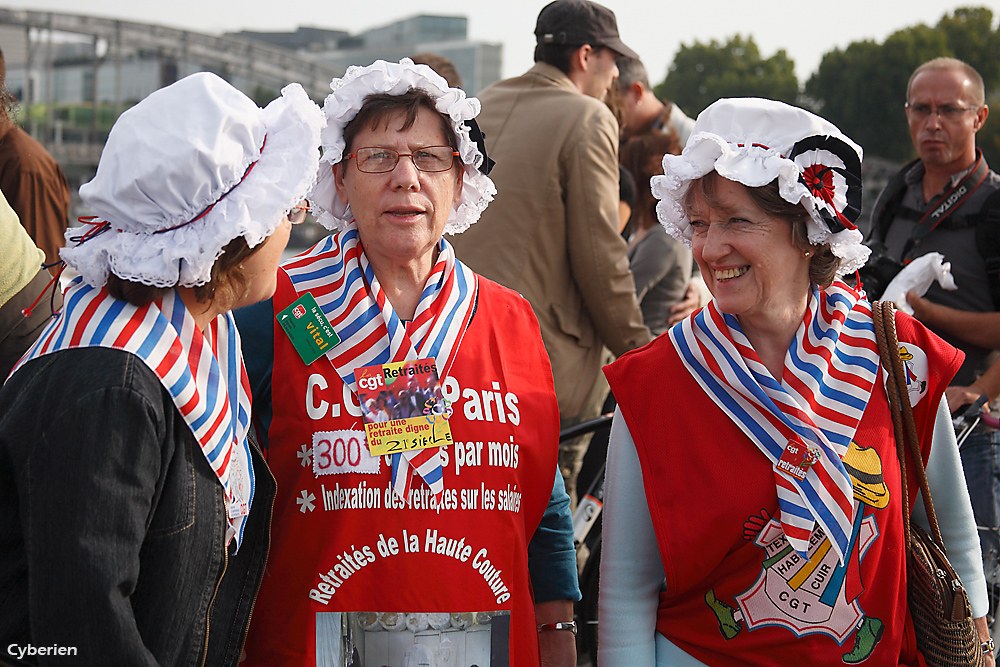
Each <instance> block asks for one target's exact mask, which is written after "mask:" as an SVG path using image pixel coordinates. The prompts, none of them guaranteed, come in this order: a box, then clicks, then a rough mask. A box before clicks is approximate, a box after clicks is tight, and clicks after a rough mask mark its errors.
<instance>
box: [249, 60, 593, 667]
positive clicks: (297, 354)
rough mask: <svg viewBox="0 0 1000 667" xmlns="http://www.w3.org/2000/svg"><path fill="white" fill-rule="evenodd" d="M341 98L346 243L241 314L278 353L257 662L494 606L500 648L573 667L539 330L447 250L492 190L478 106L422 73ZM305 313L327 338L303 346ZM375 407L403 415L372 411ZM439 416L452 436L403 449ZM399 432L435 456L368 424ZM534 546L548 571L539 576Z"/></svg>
mask: <svg viewBox="0 0 1000 667" xmlns="http://www.w3.org/2000/svg"><path fill="white" fill-rule="evenodd" d="M331 88H332V90H333V92H332V94H331V95H329V96H328V97H327V99H326V103H325V105H324V110H325V112H326V116H327V127H326V129H325V130H324V133H323V158H322V164H321V166H320V170H319V177H318V180H317V184H316V187H315V188H314V190H313V192H312V194H311V195H310V197H309V200H310V203H311V206H312V210H313V212H314V213H316V215H317V219H318V220H319V222H320V223H322V224H324V225H325V226H327V227H328V228H329V229H330V230H331V231H333V232H334V233H333V234H332V235H331V236H329V237H328V238H326V239H323V240H322V241H320V242H319V243H318V244H317V245H316V246H315V247H313V248H311V249H310V250H308V251H306V252H304V253H303V254H301V255H299V256H297V257H295V258H293V259H291V260H289V261H288V262H286V263H285V264H283V266H282V270H281V271H279V278H278V288H277V291H276V293H275V296H274V299H273V300H272V302H271V303H270V304H260V305H258V306H255V307H253V308H250V309H246V310H245V311H242V312H240V313H238V314H237V319H238V322H239V324H240V327H241V331H242V332H243V334H244V337H245V338H251V337H252V338H253V339H254V340H255V341H256V342H257V343H258V344H260V343H261V342H262V341H269V342H270V344H263V345H260V347H261V348H262V349H260V350H259V352H260V355H259V358H254V359H251V360H250V361H249V362H248V368H249V369H250V375H251V380H252V384H253V386H254V401H255V407H258V408H261V409H259V410H258V418H259V420H260V421H261V423H262V425H263V426H264V429H265V430H266V432H267V436H268V441H269V442H268V452H269V457H268V462H269V464H270V465H271V467H272V470H273V471H274V473H275V477H276V479H277V481H278V488H279V489H283V490H284V491H283V492H282V491H279V497H278V500H277V502H276V504H275V520H274V526H275V539H274V544H273V545H272V549H271V555H270V558H269V561H268V571H267V574H266V575H265V581H264V584H263V586H262V588H261V594H260V597H259V598H258V600H257V605H256V611H255V612H254V622H253V626H252V627H251V629H250V635H249V639H248V642H247V664H248V665H268V666H270V665H301V664H310V665H311V664H325V663H326V662H328V661H330V660H336V659H338V658H337V656H338V644H337V642H338V639H337V638H339V637H340V636H341V633H342V631H345V630H344V628H345V627H346V626H342V625H341V620H339V619H341V618H345V619H346V618H348V617H347V615H346V614H345V615H342V614H339V613H336V612H348V613H351V612H374V613H384V612H394V613H395V612H399V613H408V614H447V613H452V612H472V611H482V612H496V615H495V616H491V618H494V619H496V620H494V621H493V622H491V624H490V625H489V628H490V632H492V633H493V637H492V641H493V642H495V643H496V642H500V643H503V644H506V645H507V646H508V648H509V651H510V655H511V656H512V657H513V656H517V657H516V661H517V664H519V665H532V664H535V665H537V664H539V637H542V640H541V642H542V650H543V651H546V650H549V651H550V652H549V653H548V654H547V655H555V653H556V652H558V651H560V650H562V651H563V653H562V658H563V659H564V660H568V661H569V662H567V663H566V664H569V663H570V662H573V655H575V654H574V653H573V651H574V646H573V635H572V633H571V632H568V631H550V629H549V628H550V627H551V628H553V629H554V628H555V627H556V624H557V623H565V624H566V626H567V627H568V625H569V622H570V621H571V620H572V602H571V600H573V599H576V598H577V597H578V596H579V593H578V588H577V584H576V572H575V560H574V555H573V553H574V552H573V546H572V536H571V532H572V529H571V522H570V517H569V513H568V502H567V497H566V495H565V492H564V491H563V488H562V485H561V480H560V477H559V476H558V475H557V474H556V454H557V437H558V428H559V420H558V408H557V406H556V401H555V395H554V391H553V386H552V373H551V368H550V366H549V363H548V358H547V356H546V354H545V349H544V347H543V345H542V342H541V337H540V334H539V330H538V324H537V321H536V320H535V317H534V314H533V313H532V311H531V308H530V306H529V305H528V303H527V302H526V301H525V300H524V299H523V298H521V297H520V296H519V295H517V294H515V293H514V292H511V291H510V290H507V289H505V288H503V287H501V286H499V285H497V284H495V283H493V282H491V281H489V280H486V279H484V278H482V277H480V276H477V275H476V274H475V273H473V272H472V271H471V270H470V269H468V268H467V267H466V266H465V265H463V264H462V262H461V261H459V260H458V259H456V257H455V254H454V251H453V250H452V248H451V245H450V244H449V243H448V242H447V240H445V239H444V238H443V237H442V235H443V234H446V233H447V234H457V233H460V232H462V231H463V230H465V229H466V228H468V226H469V225H471V224H474V223H475V222H476V221H477V220H478V219H479V215H480V213H481V212H482V211H483V209H484V208H485V207H486V206H487V204H488V203H489V202H490V200H491V199H492V198H493V194H494V193H495V188H494V186H493V183H492V181H490V179H489V177H488V176H487V173H488V171H489V165H490V164H491V163H490V160H489V158H488V157H487V156H486V154H485V144H484V141H483V137H482V134H481V133H480V132H479V130H478V127H477V126H476V125H475V122H474V118H475V116H476V115H477V114H478V113H479V102H478V100H476V99H474V98H467V97H466V96H465V93H464V92H463V91H461V90H459V89H457V88H449V87H448V85H447V83H446V82H445V81H444V79H442V78H441V77H440V76H438V75H437V74H435V73H434V72H433V71H432V70H431V69H430V68H428V67H426V66H424V65H414V64H413V63H412V62H410V61H409V60H405V59H404V60H403V61H401V62H399V63H389V62H384V61H377V62H375V63H373V64H372V65H369V66H367V67H352V68H350V69H348V71H347V73H346V74H345V75H344V77H342V78H340V79H334V80H333V82H332V84H331ZM313 303H315V307H314V306H313V305H312V304H313ZM296 312H298V313H299V314H300V316H299V317H298V319H297V316H296ZM309 314H314V315H316V322H317V324H314V325H313V326H315V327H317V329H316V330H317V331H320V330H321V331H322V332H323V333H322V335H321V339H322V344H313V343H308V341H307V343H306V345H305V346H304V345H303V344H302V340H303V339H302V336H301V334H302V333H303V332H304V331H305V332H308V331H312V329H308V324H307V325H306V328H305V329H303V328H302V326H301V325H299V324H296V322H299V323H305V322H306V321H307V320H308V321H309V322H312V320H311V319H310V317H309ZM319 315H322V318H320V317H319ZM331 332H333V333H335V334H336V335H335V336H334V335H331ZM307 338H308V337H307ZM312 340H315V339H312ZM331 340H332V344H330V346H329V347H328V348H327V347H326V346H325V344H326V343H327V342H328V341H331ZM338 341H339V342H338ZM308 346H311V348H310V349H305V348H306V347H308ZM263 348H266V349H263ZM389 362H411V364H412V365H411V366H410V368H416V369H422V370H419V372H420V378H419V379H418V383H417V384H419V386H420V387H426V391H424V394H422V395H424V396H426V399H425V400H426V404H425V405H424V416H423V417H412V416H411V417H409V418H408V419H406V421H403V418H405V417H406V416H407V415H406V414H402V412H401V411H400V410H397V408H396V402H395V400H394V399H393V396H394V395H395V394H397V393H398V392H397V390H396V389H394V388H393V387H396V386H398V385H396V384H393V383H394V382H395V380H394V379H393V375H390V374H389V373H390V372H392V373H395V371H394V370H393V368H397V367H390V368H389V371H384V369H383V364H386V363H389ZM272 369H273V373H272ZM406 382H407V380H406V379H405V378H404V380H403V383H402V384H403V385H404V386H405V384H406ZM439 396H440V397H442V399H443V402H444V405H439V402H440V401H439V399H438V398H437V397H439ZM371 398H375V399H376V405H384V406H385V410H387V411H388V412H389V413H390V414H389V415H388V416H389V420H388V421H381V419H376V418H375V417H374V416H373V413H370V414H369V415H366V416H363V415H362V410H361V409H360V407H359V406H361V405H364V404H366V402H367V401H368V400H371ZM268 399H269V402H270V404H271V405H273V417H272V416H271V411H267V410H266V409H264V408H262V407H261V406H264V405H266V404H267V403H268ZM366 421H367V422H368V423H367V424H366ZM374 422H378V426H377V429H376V428H375V426H374ZM425 422H426V423H433V424H434V429H435V431H434V433H436V434H437V433H439V431H438V430H437V429H439V428H441V427H446V428H448V431H449V433H450V435H448V436H447V437H444V436H439V435H434V436H433V437H430V436H428V437H424V438H422V441H420V442H417V439H415V438H411V439H409V440H407V439H405V433H407V432H410V431H409V429H413V428H419V427H420V425H421V424H424V425H425V426H426V424H425ZM366 426H367V427H368V428H367V429H366ZM393 429H398V434H400V435H399V436H398V437H396V436H393V437H392V438H390V440H393V442H395V443H396V444H399V443H403V442H405V443H415V444H417V445H418V447H417V448H415V449H410V450H408V451H405V452H401V453H391V452H393V451H394V450H391V449H390V450H386V451H388V452H390V453H387V454H386V455H380V454H381V451H382V450H379V449H377V443H376V442H375V441H374V440H372V439H370V438H369V437H368V435H369V432H371V433H390V434H392V433H396V431H393ZM373 437H379V438H380V441H382V439H381V438H382V437H381V436H373ZM385 437H389V436H385ZM487 443H490V444H487ZM407 446H410V444H407ZM491 448H492V449H491ZM373 451H374V452H375V453H374V455H373V453H372V452H373ZM491 452H492V453H491ZM282 493H283V494H284V495H282ZM543 515H545V516H544V518H543ZM540 521H541V522H542V524H543V526H544V528H543V529H538V526H539V522H540ZM536 529H538V530H536ZM539 535H541V537H540V538H539V539H533V538H535V537H538V536H539ZM317 536H322V537H321V538H318V537H317ZM529 541H530V542H532V573H537V572H539V571H543V572H544V576H542V577H540V578H533V579H531V584H529V570H528V543H529ZM536 566H537V567H536ZM553 580H559V581H561V582H563V583H562V584H561V585H554V584H552V583H549V582H551V581H553ZM539 582H541V583H539ZM531 585H533V586H534V593H535V596H537V597H535V598H533V596H532V592H531ZM536 600H537V601H538V604H534V602H535V601H536ZM507 621H509V623H508V622H507ZM343 623H345V624H346V623H348V621H347V620H344V621H343ZM538 626H543V630H542V631H541V632H539V630H538ZM352 627H353V626H352ZM558 627H559V628H562V627H564V626H563V625H559V626H558ZM485 629H486V628H477V630H485ZM471 632H472V631H471V630H470V633H471ZM365 635H366V636H367V635H368V633H365ZM470 636H471V634H470ZM453 639H454V638H453ZM371 641H372V642H375V641H376V640H375V638H371ZM462 641H463V642H464V641H465V640H464V639H463V640H462ZM470 641H471V639H470ZM374 645H375V644H374V643H373V644H372V645H371V646H369V647H368V649H367V650H368V652H369V653H368V654H369V655H374V654H373V653H371V652H372V651H375V648H373V646H374ZM470 650H471V649H470ZM560 664H562V663H560Z"/></svg>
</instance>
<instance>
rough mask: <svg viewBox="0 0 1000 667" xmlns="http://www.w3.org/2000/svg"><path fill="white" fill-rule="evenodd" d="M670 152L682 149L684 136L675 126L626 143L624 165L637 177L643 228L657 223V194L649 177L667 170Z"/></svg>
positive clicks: (638, 217) (637, 201)
mask: <svg viewBox="0 0 1000 667" xmlns="http://www.w3.org/2000/svg"><path fill="white" fill-rule="evenodd" d="M667 153H670V154H671V155H680V153H681V141H680V138H678V136H677V131H676V130H674V129H673V128H672V127H671V128H669V131H667V132H651V133H649V134H642V135H639V136H637V137H633V138H631V139H629V140H628V141H627V142H625V146H623V147H622V156H621V163H622V166H623V167H625V169H627V170H628V171H629V173H631V174H632V177H633V178H635V189H636V196H635V216H636V220H638V222H639V227H641V228H642V229H648V228H649V227H652V226H653V225H655V224H657V220H656V198H655V197H654V196H653V193H652V191H651V190H650V189H649V179H650V178H652V177H653V176H658V175H660V174H662V173H663V156H664V155H665V154H667Z"/></svg>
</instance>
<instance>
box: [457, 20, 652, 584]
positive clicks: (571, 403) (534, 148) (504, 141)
mask: <svg viewBox="0 0 1000 667" xmlns="http://www.w3.org/2000/svg"><path fill="white" fill-rule="evenodd" d="M535 38H536V40H537V45H536V47H535V65H534V67H532V68H531V69H530V70H528V71H527V72H526V73H525V74H523V75H522V76H519V77H515V78H513V79H507V80H505V81H500V82H499V83H496V84H494V85H492V86H490V87H489V88H487V89H486V90H484V91H483V92H482V93H480V94H479V99H480V100H481V101H482V104H483V111H482V113H481V114H480V115H479V117H478V120H479V125H480V127H481V128H482V129H483V131H484V132H485V134H486V144H487V148H488V149H489V154H490V155H491V156H493V157H494V158H495V159H496V167H495V168H494V170H493V171H492V172H491V173H490V177H491V178H492V179H493V181H494V183H496V186H497V190H498V194H497V197H496V199H495V200H494V202H493V203H492V204H491V205H490V207H489V208H488V209H486V210H485V211H484V212H483V216H482V219H481V221H480V223H479V224H477V225H474V226H473V227H472V228H471V229H469V230H468V231H467V232H465V233H464V234H462V235H461V236H456V237H454V239H453V241H452V242H453V244H454V246H455V249H456V251H457V253H458V256H459V258H460V259H462V260H463V261H464V262H466V263H467V264H468V265H469V266H470V267H472V269H473V270H474V271H476V272H478V273H480V274H481V275H484V276H486V277H488V278H490V279H492V280H495V281H497V282H499V283H501V284H502V285H505V286H507V287H510V288H512V289H514V290H517V291H518V292H520V293H521V294H522V295H524V297H525V298H526V299H527V300H528V301H529V302H530V303H531V305H532V307H533V308H534V310H535V314H536V315H537V316H538V321H539V324H540V325H541V330H542V338H543V340H544V342H545V347H546V351H547V352H548V354H549V358H550V360H551V362H552V372H553V375H554V377H555V387H556V396H557V397H558V399H559V414H560V419H561V422H562V426H563V427H565V426H568V425H570V424H573V423H577V422H579V421H582V420H584V419H588V418H590V417H593V416H596V415H597V413H598V410H599V408H600V405H601V403H602V401H603V400H604V395H605V394H606V393H607V384H606V383H605V382H604V380H603V377H602V376H601V373H600V368H601V363H602V348H603V347H607V348H608V349H610V350H611V352H612V353H614V354H615V355H620V354H622V353H624V352H626V351H628V350H631V349H633V348H635V347H639V346H641V345H645V344H646V343H647V342H649V341H650V333H649V330H648V329H647V328H646V327H645V326H643V323H642V314H641V312H640V310H639V305H638V303H637V302H636V298H635V289H634V286H633V281H632V275H631V273H629V268H628V259H627V257H626V246H625V242H624V241H623V240H622V238H621V236H620V235H619V233H618V166H617V165H618V123H617V121H616V120H615V118H614V115H613V114H612V113H611V111H609V110H608V107H607V106H606V105H605V104H604V103H603V101H602V100H603V99H604V97H605V95H606V94H607V92H608V89H609V88H610V87H611V85H612V83H613V81H614V79H615V77H616V76H617V75H618V69H617V67H616V66H615V59H616V58H617V57H618V56H620V55H624V56H630V57H636V55H635V52H634V51H632V49H630V48H628V47H627V46H625V44H624V43H623V42H622V40H621V37H620V36H619V34H618V24H617V22H616V21H615V15H614V12H612V11H611V10H610V9H608V8H606V7H603V6H601V5H598V4H596V3H594V2H588V1H587V0H556V2H552V3H550V4H548V5H546V6H545V7H544V8H543V9H542V11H541V12H540V13H539V15H538V22H537V24H536V26H535ZM566 445H567V443H563V444H562V445H561V446H560V449H561V451H560V454H559V464H560V469H561V470H562V472H563V476H564V477H565V478H566V481H567V490H568V491H570V495H571V497H574V498H575V493H574V491H575V486H574V485H575V481H576V474H577V472H578V471H579V469H580V464H581V462H582V457H583V453H584V451H585V446H586V444H585V443H576V444H575V445H573V444H571V446H570V447H566ZM533 585H534V590H535V594H536V598H538V599H540V600H541V599H546V596H547V595H548V591H546V587H545V584H544V582H533ZM551 595H552V596H551V597H549V598H548V599H553V600H555V599H565V598H560V597H559V596H558V595H556V594H555V593H552V594H551Z"/></svg>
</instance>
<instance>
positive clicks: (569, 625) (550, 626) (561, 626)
mask: <svg viewBox="0 0 1000 667" xmlns="http://www.w3.org/2000/svg"><path fill="white" fill-rule="evenodd" d="M548 630H569V631H570V632H572V633H573V635H574V636H575V635H576V621H569V622H566V621H563V622H560V623H544V624H542V625H539V626H538V631H539V632H545V631H548Z"/></svg>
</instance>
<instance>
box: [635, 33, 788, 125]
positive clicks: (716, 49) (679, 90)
mask: <svg viewBox="0 0 1000 667" xmlns="http://www.w3.org/2000/svg"><path fill="white" fill-rule="evenodd" d="M654 92H655V93H656V95H657V96H658V97H660V98H661V99H663V98H665V99H669V100H671V101H672V102H675V103H676V104H677V105H678V106H679V107H680V108H681V109H683V110H684V111H685V112H686V113H687V114H688V115H690V116H692V117H693V116H694V115H696V114H698V113H700V112H701V111H702V110H703V109H704V108H705V107H707V106H708V105H709V104H711V103H712V102H714V101H715V100H717V99H719V98H720V97H748V96H753V97H769V98H771V99H776V100H782V101H784V102H790V103H794V102H795V100H796V98H797V97H798V93H799V83H798V79H797V78H796V77H795V63H794V62H793V61H792V60H791V59H790V58H789V57H788V55H787V54H786V53H785V51H784V50H780V51H778V52H777V53H775V54H774V55H773V56H771V57H770V58H767V59H763V58H761V55H760V49H758V48H757V45H756V44H755V43H754V41H753V38H752V37H747V38H746V39H744V38H743V37H741V36H740V35H736V36H734V37H732V38H730V39H729V41H727V42H726V43H725V44H720V43H719V42H717V41H715V40H712V41H711V42H709V43H708V44H702V43H700V42H695V43H694V44H692V45H690V46H688V45H684V44H682V45H681V48H680V50H679V51H678V52H677V55H676V56H675V57H674V62H673V64H672V65H671V66H670V70H669V71H668V72H667V78H666V79H665V80H664V81H663V83H661V84H660V85H658V86H656V88H655V89H654Z"/></svg>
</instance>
